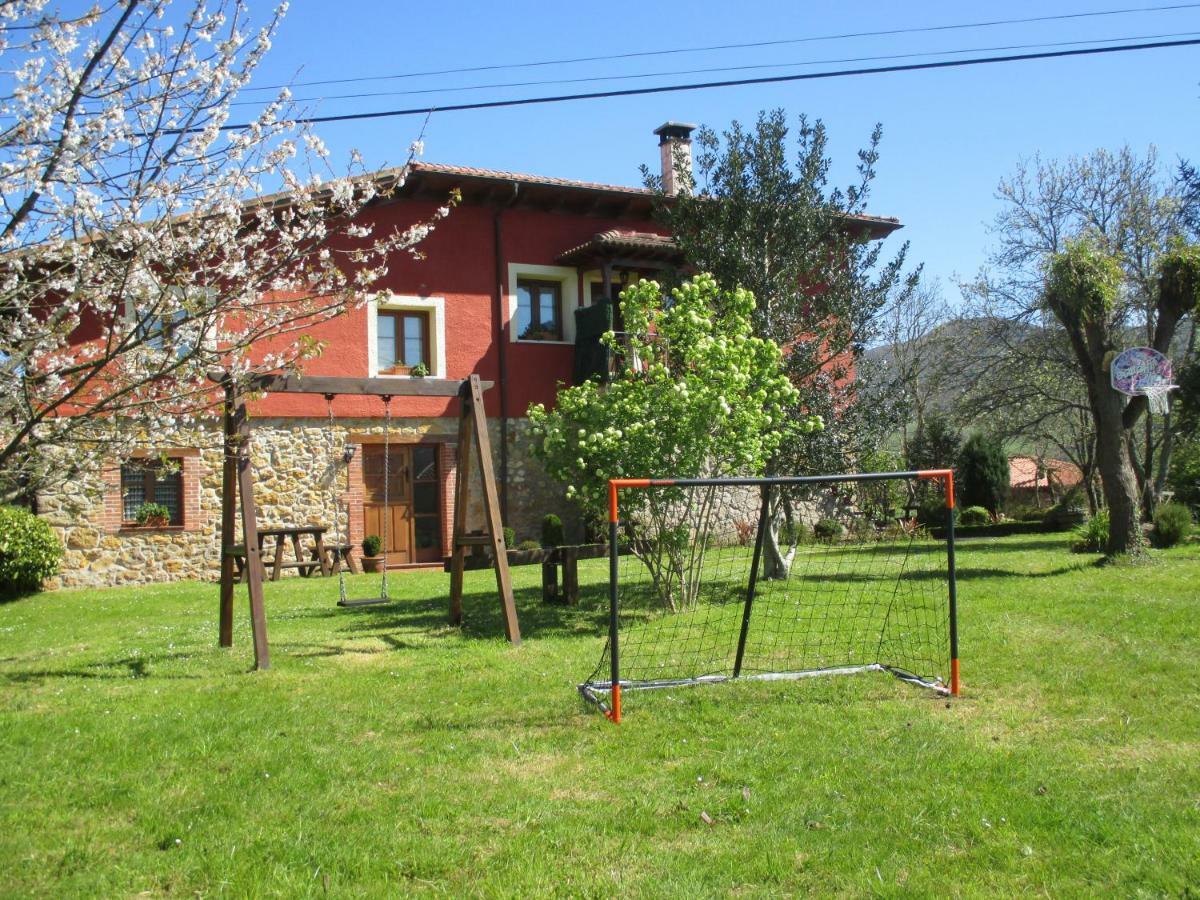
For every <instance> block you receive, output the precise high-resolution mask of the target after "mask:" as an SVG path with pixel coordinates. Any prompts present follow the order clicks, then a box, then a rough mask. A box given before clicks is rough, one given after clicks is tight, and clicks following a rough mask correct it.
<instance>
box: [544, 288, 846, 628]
mask: <svg viewBox="0 0 1200 900" xmlns="http://www.w3.org/2000/svg"><path fill="white" fill-rule="evenodd" d="M753 309H754V297H753V295H751V294H750V292H749V291H745V290H741V289H739V290H736V291H732V292H723V291H721V289H720V288H719V287H718V285H717V283H716V281H715V280H714V279H713V278H712V276H711V275H704V274H702V275H698V276H696V277H695V278H694V279H693V280H692V281H690V282H687V283H685V284H684V285H682V286H681V287H679V288H676V289H675V290H673V291H672V292H671V300H670V302H669V303H664V298H663V296H662V292H661V289H660V287H659V285H658V284H657V283H656V282H654V281H643V282H640V283H638V284H636V285H634V286H632V287H630V288H628V289H627V290H626V291H625V292H624V293H623V294H622V301H621V311H622V314H623V316H624V322H625V329H626V333H625V334H624V335H623V336H618V335H616V334H613V333H612V332H610V333H608V334H607V335H605V336H604V342H605V343H606V345H607V346H608V347H609V348H611V349H612V350H613V351H614V353H616V354H617V355H618V357H619V358H620V359H621V360H622V361H623V362H622V366H621V370H620V371H619V373H618V374H617V376H616V377H615V378H614V379H613V381H612V382H611V384H607V385H603V384H599V383H597V382H588V383H586V384H582V385H579V386H578V387H570V388H564V389H562V390H560V391H559V393H558V398H557V401H556V405H555V408H554V410H553V411H547V410H546V409H545V408H543V407H542V406H541V405H540V404H539V405H535V406H532V407H530V409H529V418H530V421H531V423H532V425H533V429H534V435H535V437H536V439H537V443H536V445H535V452H536V453H537V454H538V455H539V457H540V458H541V459H542V461H543V462H544V463H545V466H546V470H547V471H548V472H549V473H550V475H552V476H553V477H555V478H557V479H558V480H560V481H562V482H563V483H565V484H566V485H567V493H568V495H569V496H571V497H573V498H574V499H576V500H577V501H578V502H579V503H581V504H582V506H583V507H584V509H585V510H586V511H587V512H588V513H589V514H590V515H592V516H594V517H595V518H597V519H601V520H602V519H604V518H605V510H606V509H607V499H608V479H610V478H649V477H657V478H710V477H721V476H731V475H755V474H760V473H761V472H762V471H763V469H764V467H765V465H766V462H767V460H768V459H769V458H770V457H771V455H772V454H773V453H774V452H775V450H776V449H777V448H778V447H779V446H780V443H781V442H782V441H783V439H784V437H785V436H786V435H787V434H788V433H790V431H791V429H793V428H798V429H800V430H804V431H810V432H811V431H815V430H819V429H820V428H821V427H822V424H821V422H820V420H819V419H818V418H817V417H812V416H810V417H801V418H800V419H799V420H796V421H789V420H787V419H786V418H785V416H784V412H785V410H787V409H788V408H789V406H791V405H793V404H794V402H795V399H796V390H795V388H793V387H792V385H791V383H790V382H789V381H788V379H787V377H786V376H785V375H784V374H783V369H782V358H781V354H780V350H779V348H778V347H777V346H776V345H775V344H774V343H772V342H771V341H767V340H763V339H762V338H757V337H754V335H753V332H752V329H751V313H752V312H753ZM622 503H623V504H624V505H623V509H624V510H625V511H626V513H627V514H628V515H626V516H624V517H623V521H625V522H627V524H626V526H625V527H626V529H627V532H626V535H625V537H626V538H627V539H628V540H629V542H630V546H631V548H632V549H633V551H634V552H635V553H637V554H638V555H639V556H640V557H641V558H642V559H643V561H645V562H646V565H647V566H648V568H649V569H650V571H651V574H652V576H653V577H654V582H655V587H656V590H657V591H658V595H659V597H660V599H661V600H662V602H663V603H664V605H666V606H667V607H668V608H670V609H680V608H684V607H687V606H688V605H690V604H691V603H692V601H693V600H694V599H695V596H696V594H695V591H696V588H697V586H698V581H697V579H698V578H699V569H700V565H701V563H702V562H703V554H704V550H705V545H706V539H707V537H708V534H709V528H710V525H711V506H710V505H709V504H707V503H705V502H703V497H702V495H701V494H700V493H698V492H694V491H689V492H684V491H675V492H659V491H655V492H643V491H630V492H627V493H626V495H625V496H623V497H622Z"/></svg>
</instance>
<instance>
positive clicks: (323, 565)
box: [225, 525, 355, 582]
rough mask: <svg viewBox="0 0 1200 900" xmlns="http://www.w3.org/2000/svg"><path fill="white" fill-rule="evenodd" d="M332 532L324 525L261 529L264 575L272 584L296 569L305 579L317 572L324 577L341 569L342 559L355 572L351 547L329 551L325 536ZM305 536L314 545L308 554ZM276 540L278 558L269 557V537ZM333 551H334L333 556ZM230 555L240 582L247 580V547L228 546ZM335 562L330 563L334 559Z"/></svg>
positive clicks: (259, 541) (340, 546) (346, 546)
mask: <svg viewBox="0 0 1200 900" xmlns="http://www.w3.org/2000/svg"><path fill="white" fill-rule="evenodd" d="M328 530H329V529H328V528H326V527H325V526H324V525H299V526H293V525H289V526H284V527H280V528H260V529H259V530H258V555H259V559H260V560H261V561H262V566H263V575H264V576H266V577H268V578H270V579H271V581H278V580H279V577H280V575H282V574H283V570H284V569H296V570H297V571H298V572H299V573H300V575H301V577H303V578H308V577H310V576H312V574H313V573H314V572H320V573H321V574H322V575H332V574H333V573H334V572H335V571H337V570H338V568H340V565H341V560H343V559H344V560H346V566H347V567H348V568H349V569H350V571H351V572H353V571H355V566H354V562H353V557H352V556H351V554H350V549H351V548H350V545H349V544H339V545H338V546H337V547H336V549H335V548H328V547H326V545H325V540H324V535H325V532H326V531H328ZM304 536H310V537H312V538H313V546H312V548H311V550H309V551H308V553H307V554H306V553H305V551H304V549H303V548H302V547H301V544H300V539H301V538H302V537H304ZM271 537H273V538H274V539H275V546H274V548H273V549H274V556H268V555H267V552H266V544H267V538H271ZM289 543H290V544H291V547H292V553H293V557H294V558H293V559H285V553H284V551H285V548H286V547H287V545H288V544H289ZM329 550H333V551H334V552H333V553H332V554H330V553H329V552H327V551H329ZM225 552H226V554H227V555H229V556H232V557H233V562H234V567H235V573H234V574H235V577H236V578H237V579H238V580H239V581H242V582H244V581H246V579H247V577H248V574H247V570H248V566H247V565H246V545H245V544H234V545H233V546H231V547H226V548H225ZM331 555H332V556H333V560H332V561H331V560H330V556H331Z"/></svg>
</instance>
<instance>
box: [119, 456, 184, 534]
mask: <svg viewBox="0 0 1200 900" xmlns="http://www.w3.org/2000/svg"><path fill="white" fill-rule="evenodd" d="M144 503H157V504H158V505H160V506H164V507H166V509H167V512H168V513H169V515H168V524H170V525H182V524H183V473H182V472H181V470H180V468H179V467H178V465H176V466H175V467H173V468H172V467H168V466H165V465H163V464H162V463H160V462H156V461H151V460H132V461H130V462H127V463H125V464H124V465H123V466H121V518H122V519H123V520H124V521H125V522H136V521H137V520H138V511H139V510H140V509H141V508H142V504H144Z"/></svg>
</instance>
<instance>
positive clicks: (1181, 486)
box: [1167, 391, 1200, 509]
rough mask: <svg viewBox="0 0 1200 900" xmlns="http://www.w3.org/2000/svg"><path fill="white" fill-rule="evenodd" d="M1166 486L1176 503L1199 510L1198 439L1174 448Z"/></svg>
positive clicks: (1199, 466) (1199, 447)
mask: <svg viewBox="0 0 1200 900" xmlns="http://www.w3.org/2000/svg"><path fill="white" fill-rule="evenodd" d="M1180 393H1182V391H1181V392H1180ZM1167 484H1168V485H1169V486H1170V488H1171V490H1172V491H1174V492H1175V500H1176V501H1178V502H1180V503H1183V504H1186V505H1187V506H1192V507H1195V508H1196V509H1200V438H1193V439H1192V440H1187V441H1180V442H1179V444H1178V445H1177V446H1176V447H1175V450H1174V452H1173V453H1172V454H1171V470H1170V474H1169V475H1168V476H1167Z"/></svg>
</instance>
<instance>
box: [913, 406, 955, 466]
mask: <svg viewBox="0 0 1200 900" xmlns="http://www.w3.org/2000/svg"><path fill="white" fill-rule="evenodd" d="M961 446H962V435H961V434H959V431H958V428H957V426H955V425H954V423H953V422H951V421H950V419H949V417H947V416H946V415H945V414H943V413H940V412H933V413H930V414H929V415H928V416H927V417H926V419H925V421H924V423H923V425H922V428H921V430H920V431H918V432H917V433H916V434H915V435H913V438H912V440H911V441H909V444H908V457H907V458H906V460H905V463H906V465H907V466H908V467H909V468H910V469H952V468H954V464H955V462H956V461H957V460H958V455H959V449H960V448H961Z"/></svg>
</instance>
